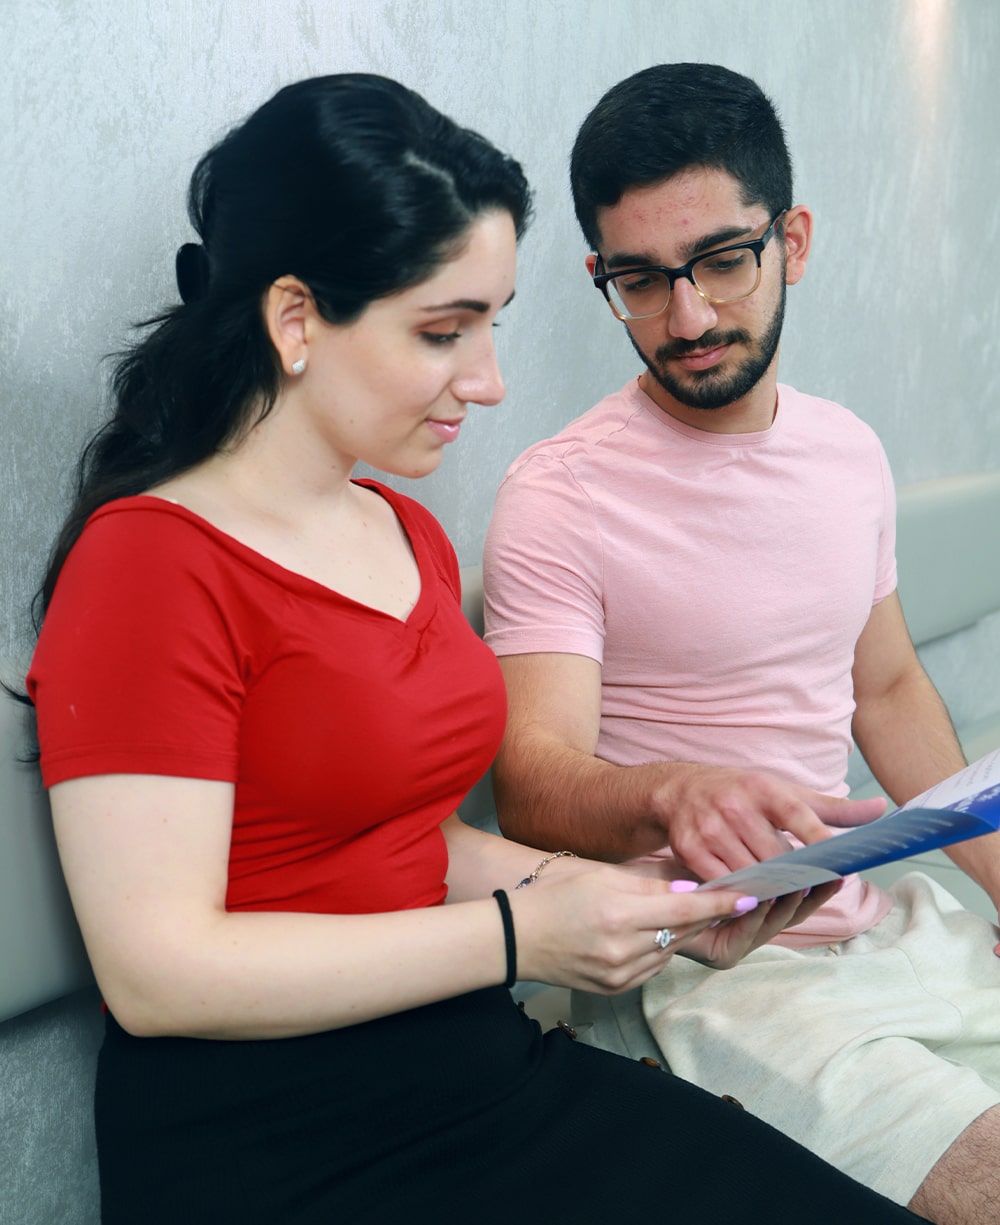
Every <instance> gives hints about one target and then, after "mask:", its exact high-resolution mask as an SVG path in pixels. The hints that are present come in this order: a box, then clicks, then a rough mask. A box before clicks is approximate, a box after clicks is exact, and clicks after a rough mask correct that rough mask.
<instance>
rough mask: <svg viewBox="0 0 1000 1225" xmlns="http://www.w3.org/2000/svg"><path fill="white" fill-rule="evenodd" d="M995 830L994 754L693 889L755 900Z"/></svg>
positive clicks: (998, 802) (998, 764) (998, 791)
mask: <svg viewBox="0 0 1000 1225" xmlns="http://www.w3.org/2000/svg"><path fill="white" fill-rule="evenodd" d="M998 827H1000V750H997V751H996V752H993V753H989V754H987V756H985V757H981V758H980V759H979V761H976V762H973V764H972V765H971V766H967V767H966V768H965V769H964V770H960V771H959V772H958V773H957V774H954V775H952V777H951V778H948V779H945V781H944V782H943V783H939V784H938V785H937V786H936V787H932V788H931V789H930V790H929V791H925V792H924V793H923V795H918V796H917V797H916V798H915V799H913V800H911V801H910V802H909V803H908V804H904V805H903V807H902V808H897V809H896V811H895V812H891V813H887V814H886V815H885V816H884V817H879V818H878V820H876V821H872V822H871V823H870V824H868V825H861V826H858V827H856V828H855V829H852V830H849V831H848V832H847V833H845V834H839V835H835V836H834V837H832V838H828V839H826V840H825V841H823V842H814V843H812V844H811V845H809V846H803V847H799V848H798V849H797V850H794V851H788V852H787V854H784V855H777V856H775V857H774V858H773V859H766V860H764V861H763V862H762V863H758V864H753V865H752V866H751V867H749V868H741V869H740V870H739V871H738V872H732V873H730V874H729V875H728V876H719V877H716V878H715V879H714V880H711V881H707V882H706V883H705V884H704V885H702V886H701V888H702V889H722V888H725V889H739V890H740V891H741V892H743V893H749V894H752V895H753V896H754V897H759V898H761V899H762V900H763V899H765V898H772V897H780V896H781V895H782V894H784V893H794V892H796V891H797V890H799V889H808V888H811V887H812V886H813V885H821V884H824V883H825V882H826V881H831V880H836V879H837V878H838V877H841V876H848V875H849V874H850V873H852V872H863V871H864V870H865V869H866V868H876V867H878V865H879V864H883V863H891V862H892V861H893V860H894V859H908V858H909V857H910V856H911V855H920V854H923V853H924V852H926V851H933V850H936V849H937V848H938V847H943V846H952V845H954V844H955V843H956V842H964V841H966V839H968V838H978V837H979V836H980V835H982V834H989V833H993V832H994V831H995V830H996V829H997V828H998Z"/></svg>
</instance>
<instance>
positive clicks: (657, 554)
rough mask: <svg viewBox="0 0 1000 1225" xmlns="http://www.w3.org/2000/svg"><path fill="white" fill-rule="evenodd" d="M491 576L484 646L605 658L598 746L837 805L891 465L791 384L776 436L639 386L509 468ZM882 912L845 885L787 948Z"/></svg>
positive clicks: (631, 761) (888, 571) (878, 575)
mask: <svg viewBox="0 0 1000 1225" xmlns="http://www.w3.org/2000/svg"><path fill="white" fill-rule="evenodd" d="M484 581H485V585H486V641H487V642H488V643H489V644H490V646H492V647H493V649H494V651H496V653H497V654H498V655H501V656H502V655H518V654H528V653H534V652H559V653H569V654H579V655H585V656H588V657H589V658H592V659H595V660H597V661H598V663H600V664H601V665H602V711H601V727H600V736H599V741H598V748H597V753H598V756H600V757H601V758H603V759H605V760H607V761H610V762H613V763H615V764H618V765H636V764H639V763H642V762H648V761H657V760H665V761H697V762H707V763H709V764H716V765H725V766H737V767H745V768H748V769H762V770H768V771H770V772H772V773H774V774H776V775H779V776H780V777H782V778H785V779H788V780H790V781H792V782H796V783H801V784H803V785H804V786H807V787H811V788H813V789H815V790H816V791H820V792H824V793H826V794H829V795H838V796H839V795H846V794H847V791H848V787H847V784H846V781H845V776H846V772H847V757H848V754H849V753H850V752H851V749H852V747H853V745H852V739H851V718H852V716H853V713H854V696H853V685H852V680H851V669H852V666H853V662H854V646H855V643H856V642H857V639H858V636H859V634H860V633H861V631H862V629H863V628H864V626H865V623H866V621H867V619H868V616H869V614H870V612H871V609H872V606H873V605H874V604H875V603H877V602H878V601H879V600H882V599H884V598H885V597H886V596H887V595H889V594H890V593H891V592H892V591H893V590H894V589H895V586H896V565H895V499H894V493H893V486H892V479H891V476H890V473H889V468H888V463H887V461H886V458H885V454H884V452H883V450H882V447H881V445H880V443H879V441H878V439H877V438H876V437H875V434H874V433H873V432H872V430H871V429H870V428H869V427H868V426H867V425H865V424H864V423H863V422H861V421H860V420H859V419H858V418H857V417H855V416H854V415H853V414H851V413H849V412H848V411H847V410H846V409H844V408H841V407H840V406H839V405H836V404H833V403H831V402H829V401H827V400H820V399H817V398H815V397H812V396H805V395H802V394H800V393H799V392H797V391H795V390H794V389H793V388H791V387H787V386H780V387H779V397H778V411H777V415H776V417H775V419H774V422H773V423H772V425H771V427H770V428H769V429H767V430H765V431H762V432H760V433H754V434H714V433H708V432H706V431H702V430H696V429H693V428H691V427H689V426H686V425H684V424H682V423H681V422H678V421H676V420H674V419H673V418H671V417H669V416H667V415H666V414H665V413H663V412H661V411H660V410H659V409H658V408H657V407H656V405H655V404H654V403H653V401H652V400H650V399H649V398H648V397H647V396H646V395H645V394H644V393H643V392H642V391H641V390H640V389H639V386H638V383H637V382H632V383H630V384H628V385H627V386H626V387H625V388H624V389H623V390H622V391H621V392H618V393H616V394H614V395H611V396H608V397H607V398H606V399H604V400H602V401H601V402H600V403H599V404H597V405H596V406H595V407H594V408H593V409H591V410H590V412H588V413H585V414H584V415H583V416H582V417H580V418H578V419H577V420H576V421H574V422H572V423H571V424H570V425H569V426H567V427H566V429H564V430H563V431H562V432H561V433H559V434H558V435H556V437H555V438H552V439H549V440H547V441H545V442H541V443H538V444H537V445H536V446H534V447H531V448H529V450H528V451H526V452H525V453H524V455H522V456H521V458H520V459H519V460H517V461H516V463H515V464H514V465H513V466H512V467H511V469H510V471H509V473H508V474H507V477H506V479H505V481H504V483H503V485H502V486H501V488H500V491H499V494H498V496H497V505H496V510H495V512H494V517H493V522H492V524H491V526H490V531H489V535H488V538H487V543H486V550H485V554H484ZM888 905H889V901H888V898H887V897H886V895H885V894H883V893H881V891H880V890H878V889H876V888H875V887H874V886H871V885H869V884H867V883H866V882H863V881H861V880H860V879H859V878H856V877H855V878H852V879H850V880H849V881H848V882H846V883H845V885H844V887H843V889H842V890H841V891H840V893H839V894H838V896H837V898H836V899H835V900H834V901H833V902H831V903H830V904H829V905H828V906H826V907H824V908H823V909H822V910H821V911H819V912H817V914H816V915H814V916H813V917H812V918H811V919H810V920H809V921H808V922H807V923H806V924H803V925H801V926H800V927H797V928H795V929H794V932H793V933H791V934H789V935H787V936H783V937H782V938H781V942H782V943H786V944H789V945H796V946H802V945H805V944H818V943H827V942H832V941H836V940H842V939H846V938H847V937H849V936H851V935H855V934H857V933H858V932H859V931H864V930H866V929H867V928H868V927H870V926H872V925H873V924H874V923H876V922H878V920H879V919H880V918H881V917H882V916H883V915H884V914H885V912H886V910H887V909H888Z"/></svg>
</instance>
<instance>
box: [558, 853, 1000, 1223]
mask: <svg viewBox="0 0 1000 1225" xmlns="http://www.w3.org/2000/svg"><path fill="white" fill-rule="evenodd" d="M890 892H891V893H892V895H893V897H894V899H895V905H894V906H893V908H892V910H891V911H890V912H889V914H888V915H887V916H886V917H885V919H883V920H882V922H881V923H879V924H878V925H877V926H876V927H875V928H873V929H872V930H871V931H869V932H866V933H864V934H863V935H861V936H856V937H854V938H853V939H852V940H848V941H845V942H844V943H843V944H838V945H834V946H823V947H821V948H815V949H804V950H801V949H800V950H791V949H783V948H778V947H775V946H774V945H768V946H767V947H766V948H762V949H757V950H756V951H755V952H754V953H751V954H750V955H749V956H748V957H747V958H745V960H744V961H742V962H741V963H740V964H739V965H738V966H737V967H735V968H734V969H732V970H725V971H717V970H708V969H706V968H705V967H704V966H701V965H698V964H697V963H696V962H692V961H688V960H687V959H686V958H683V957H675V958H674V959H673V960H672V961H671V963H670V965H669V967H668V968H667V969H666V970H665V971H664V972H663V973H662V974H660V975H659V976H658V977H656V978H654V979H653V980H652V981H651V982H649V983H647V984H646V986H645V987H644V988H643V990H642V992H641V1002H640V993H639V992H630V993H629V995H627V996H619V997H616V998H614V999H606V1000H600V999H597V998H595V997H581V998H574V1006H575V1007H574V1024H576V1025H578V1028H579V1030H580V1037H581V1038H582V1039H583V1040H584V1041H588V1042H591V1043H592V1044H594V1045H599V1046H606V1047H608V1048H610V1049H613V1050H617V1051H618V1052H619V1053H620V1054H625V1055H628V1056H630V1057H632V1058H636V1057H641V1056H642V1055H647V1054H653V1055H656V1056H657V1057H658V1058H665V1060H666V1061H667V1062H668V1063H669V1065H670V1068H671V1070H672V1071H673V1072H675V1073H676V1074H677V1075H678V1076H683V1077H684V1078H685V1079H686V1080H689V1081H692V1082H694V1083H695V1084H697V1085H701V1086H702V1087H703V1088H704V1089H707V1090H708V1091H709V1092H710V1093H718V1094H722V1093H728V1094H731V1095H732V1096H733V1097H736V1098H738V1099H739V1100H740V1101H741V1102H742V1103H743V1105H744V1106H745V1107H746V1108H747V1110H749V1111H751V1112H752V1113H753V1114H755V1115H757V1116H758V1117H759V1118H762V1119H765V1120H766V1121H767V1122H768V1123H771V1124H772V1125H773V1126H774V1127H777V1128H778V1129H779V1130H781V1131H783V1132H785V1133H786V1134H787V1135H789V1136H792V1137H793V1138H794V1139H796V1140H798V1141H799V1142H800V1143H801V1144H804V1145H805V1146H806V1148H809V1149H812V1151H813V1152H815V1153H818V1154H819V1155H820V1156H821V1157H824V1158H825V1159H826V1160H827V1161H829V1162H830V1163H831V1164H833V1165H835V1166H837V1167H839V1168H840V1169H841V1170H843V1171H845V1172H846V1173H848V1174H850V1175H851V1176H852V1177H854V1178H856V1179H857V1180H858V1181H859V1182H862V1183H865V1184H867V1185H868V1186H870V1187H874V1188H875V1189H876V1190H877V1191H880V1192H881V1193H882V1194H883V1195H886V1196H888V1197H889V1198H890V1199H893V1200H895V1201H896V1202H897V1203H900V1204H906V1203H908V1202H909V1200H910V1199H911V1198H912V1197H913V1195H914V1193H915V1192H916V1190H917V1188H918V1187H919V1186H920V1184H921V1183H922V1182H923V1180H924V1178H925V1177H926V1176H927V1174H928V1173H929V1172H930V1170H931V1168H932V1167H933V1166H934V1164H935V1163H936V1162H937V1161H938V1159H939V1158H940V1157H941V1155H942V1154H943V1153H944V1152H945V1150H946V1149H947V1148H948V1147H949V1145H950V1144H951V1143H952V1141H953V1140H955V1139H956V1137H957V1136H958V1135H959V1134H960V1133H961V1132H962V1131H964V1129H965V1128H966V1127H967V1126H968V1125H969V1124H970V1123H971V1122H972V1121H973V1120H974V1119H976V1118H978V1116H979V1115H981V1114H982V1113H983V1112H984V1111H986V1110H989V1109H990V1108H991V1107H993V1106H995V1105H997V1104H998V1103H1000V958H997V957H996V956H995V955H994V953H993V946H994V944H995V943H996V942H997V929H996V928H995V927H994V926H993V925H991V924H990V923H988V922H986V920H985V919H983V918H981V917H979V916H978V915H974V914H971V913H970V912H969V911H967V910H964V909H963V908H962V906H961V905H960V904H959V903H958V902H957V901H956V900H955V899H954V898H953V897H952V896H951V895H950V894H949V893H947V892H946V891H945V890H944V889H942V888H941V887H940V886H939V885H937V884H936V883H935V882H934V881H931V880H929V879H928V878H927V877H926V876H922V875H920V874H918V873H913V874H910V875H908V876H905V877H904V878H903V879H902V880H900V881H898V882H897V883H896V885H895V886H894V887H893V888H892V890H891V891H890ZM640 1008H641V1011H640ZM643 1013H644V1017H643ZM654 1043H655V1046H654ZM656 1047H658V1048H659V1052H660V1053H658V1052H657V1050H656V1049H655V1048H656Z"/></svg>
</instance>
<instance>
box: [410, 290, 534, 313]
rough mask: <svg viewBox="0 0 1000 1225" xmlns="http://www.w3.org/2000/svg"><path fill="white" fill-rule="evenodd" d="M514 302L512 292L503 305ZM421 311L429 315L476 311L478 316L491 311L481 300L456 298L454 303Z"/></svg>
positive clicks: (425, 307) (422, 308) (429, 307)
mask: <svg viewBox="0 0 1000 1225" xmlns="http://www.w3.org/2000/svg"><path fill="white" fill-rule="evenodd" d="M513 300H514V291H513V290H511V294H510V297H509V298H508V299H507V301H506V302H505V303H504V304H503V305H504V306H509V305H510V304H511V302H513ZM420 309H421V310H424V311H427V313H428V314H431V313H432V312H433V311H474V312H475V313H476V314H477V315H485V314H486V312H487V311H488V310H490V304H489V302H483V301H482V300H481V299H480V298H455V300H454V301H452V302H438V303H436V304H435V305H433V306H422V307H421V308H420ZM502 309H503V307H501V310H502Z"/></svg>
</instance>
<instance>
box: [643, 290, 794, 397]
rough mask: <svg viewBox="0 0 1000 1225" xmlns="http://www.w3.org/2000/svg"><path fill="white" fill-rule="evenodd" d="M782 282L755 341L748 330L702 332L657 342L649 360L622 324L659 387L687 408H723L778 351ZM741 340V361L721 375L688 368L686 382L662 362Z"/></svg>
mask: <svg viewBox="0 0 1000 1225" xmlns="http://www.w3.org/2000/svg"><path fill="white" fill-rule="evenodd" d="M785 293H786V290H785V284H784V282H782V285H781V297H780V298H779V299H778V305H777V307H776V308H775V311H774V314H773V315H772V316H771V322H770V323H769V324H768V327H767V331H766V332H765V333H764V335H763V336H761V338H760V340H758V341H757V343H756V344H754V343H753V338H752V337H751V336H750V333H749V332H744V331H735V332H706V333H705V334H704V336H699V337H698V339H697V340H672V341H670V342H668V343H667V344H663V345H660V347H659V348H658V349H657V350H656V353H655V354H654V357H653V360H652V361H650V359H649V358H648V357H647V356H646V354H645V353H643V351H642V349H640V348H639V346H638V344H636V340H635V337H634V336H633V335H632V333H631V331H629V329H628V328H626V329H625V330H626V332H628V338H629V340H630V341H631V342H632V348H633V349H635V351H636V353H638V354H639V356H640V357H641V358H642V360H643V362H644V363H645V365H646V368H647V370H648V371H649V373H650V374H651V375H652V376H653V378H654V379H655V380H656V382H657V383H659V385H660V386H661V387H662V388H663V390H664V391H665V392H666V393H667V394H668V395H670V396H673V398H674V399H675V400H676V401H677V402H678V403H679V404H684V405H686V406H687V407H688V408H704V409H714V408H726V407H727V406H728V405H730V404H734V403H735V402H736V401H737V400H741V399H742V398H743V397H744V396H746V395H749V394H750V392H751V391H753V389H754V388H755V387H756V386H757V384H758V383H759V382H760V380H761V379H762V378H763V377H764V374H765V372H766V370H767V368H768V367H769V366H770V364H771V362H772V361H773V360H774V355H775V353H777V351H778V341H779V340H780V339H781V328H782V325H783V323H784V321H785ZM730 344H744V345H747V346H748V352H747V356H746V358H745V360H744V361H743V364H742V365H741V366H739V367H738V368H737V369H736V370H734V371H733V372H732V373H731V374H728V375H725V374H722V373H721V371H719V370H717V369H715V368H714V367H712V368H710V369H708V370H691V371H688V378H689V379H690V382H684V383H681V382H679V381H678V380H677V379H675V378H674V377H673V375H672V374H670V373H669V371H668V370H667V369H666V363H667V362H668V361H669V360H670V359H671V358H674V357H683V356H684V354H685V353H694V352H696V351H698V350H703V349H715V348H718V347H719V346H721V345H730Z"/></svg>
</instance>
